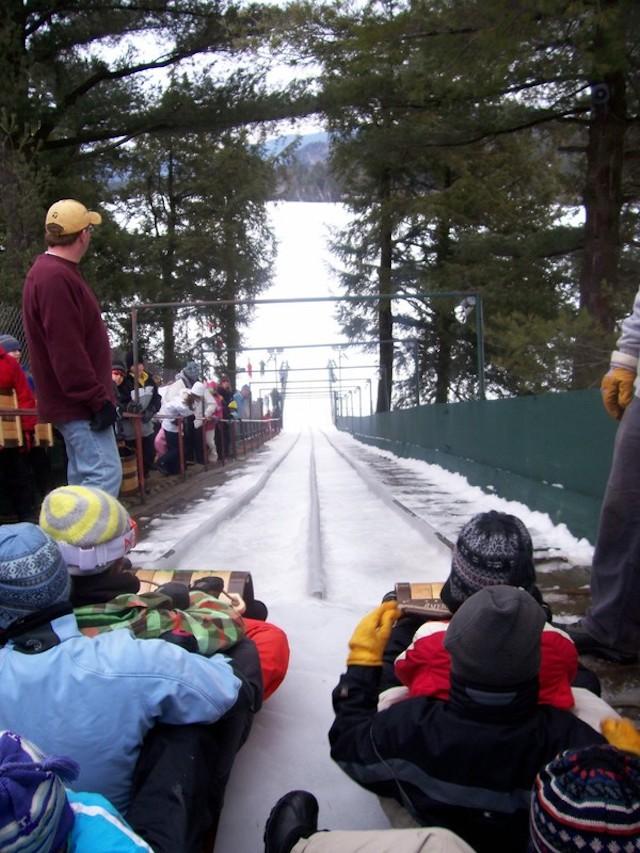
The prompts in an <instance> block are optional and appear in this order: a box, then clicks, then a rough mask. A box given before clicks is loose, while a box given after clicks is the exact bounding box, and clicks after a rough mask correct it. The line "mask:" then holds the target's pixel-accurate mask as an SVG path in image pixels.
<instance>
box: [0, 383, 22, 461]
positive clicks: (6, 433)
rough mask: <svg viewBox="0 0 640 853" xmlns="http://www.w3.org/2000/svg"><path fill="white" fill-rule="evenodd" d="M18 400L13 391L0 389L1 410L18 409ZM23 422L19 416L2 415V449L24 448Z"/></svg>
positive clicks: (0, 432)
mask: <svg viewBox="0 0 640 853" xmlns="http://www.w3.org/2000/svg"><path fill="white" fill-rule="evenodd" d="M17 408H18V398H17V397H16V392H15V391H14V390H13V389H9V388H5V389H0V409H17ZM23 444H24V436H23V434H22V420H21V418H20V416H19V415H0V447H22V445H23Z"/></svg>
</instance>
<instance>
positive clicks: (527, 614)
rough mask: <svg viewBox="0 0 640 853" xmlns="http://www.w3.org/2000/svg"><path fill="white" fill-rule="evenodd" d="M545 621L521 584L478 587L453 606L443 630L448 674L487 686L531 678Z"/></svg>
mask: <svg viewBox="0 0 640 853" xmlns="http://www.w3.org/2000/svg"><path fill="white" fill-rule="evenodd" d="M545 621H546V619H545V614H544V611H543V609H542V607H540V605H539V604H538V603H537V602H536V601H535V600H534V599H533V598H532V596H531V595H529V593H528V592H525V591H524V590H523V589H518V588H516V587H514V586H504V585H493V586H488V587H485V588H484V589H481V590H479V591H478V592H476V593H474V595H471V596H470V597H469V598H468V599H467V600H466V601H465V602H464V603H463V604H461V605H460V607H459V608H458V610H456V612H455V613H454V615H453V618H452V620H451V622H450V623H449V627H448V628H447V632H446V634H445V638H444V647H445V649H446V650H447V651H448V652H449V654H450V655H451V672H452V674H453V675H456V676H459V677H460V678H463V679H464V680H465V681H467V682H470V683H471V684H474V685H482V686H487V687H499V688H503V687H516V686H518V685H521V684H525V683H527V682H529V681H531V679H533V678H535V676H536V675H537V674H538V671H539V669H540V635H541V634H542V630H543V628H544V624H545Z"/></svg>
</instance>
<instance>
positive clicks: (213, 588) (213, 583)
mask: <svg viewBox="0 0 640 853" xmlns="http://www.w3.org/2000/svg"><path fill="white" fill-rule="evenodd" d="M189 589H191V590H194V591H198V592H206V593H207V594H208V595H213V596H215V598H218V596H219V595H220V593H221V592H222V590H223V589H224V581H223V580H222V578H219V577H217V576H215V575H211V576H210V577H207V578H200V580H197V581H196V582H195V583H192V584H191V586H190V587H189Z"/></svg>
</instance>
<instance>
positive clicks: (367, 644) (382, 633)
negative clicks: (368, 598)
mask: <svg viewBox="0 0 640 853" xmlns="http://www.w3.org/2000/svg"><path fill="white" fill-rule="evenodd" d="M399 616H400V611H399V610H398V603H397V602H396V601H385V602H383V603H382V604H381V605H380V606H379V607H376V609H375V610H372V611H371V613H368V614H367V615H366V616H365V617H364V618H363V619H361V620H360V622H358V627H357V628H356V630H355V631H354V632H353V635H352V636H351V639H350V640H349V648H350V649H351V651H350V652H349V657H348V658H347V666H350V665H351V664H358V666H381V665H382V653H383V652H384V647H385V646H386V645H387V640H388V639H389V636H390V635H391V629H392V628H393V623H394V622H395V621H396V619H397V618H398V617H399Z"/></svg>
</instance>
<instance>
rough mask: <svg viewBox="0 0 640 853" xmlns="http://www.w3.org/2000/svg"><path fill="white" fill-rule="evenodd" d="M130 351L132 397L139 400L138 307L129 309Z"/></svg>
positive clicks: (136, 400) (136, 401) (135, 400)
mask: <svg viewBox="0 0 640 853" xmlns="http://www.w3.org/2000/svg"><path fill="white" fill-rule="evenodd" d="M131 353H132V358H133V399H134V402H135V403H136V405H137V404H138V403H139V402H140V380H139V379H138V309H137V308H132V309H131Z"/></svg>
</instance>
